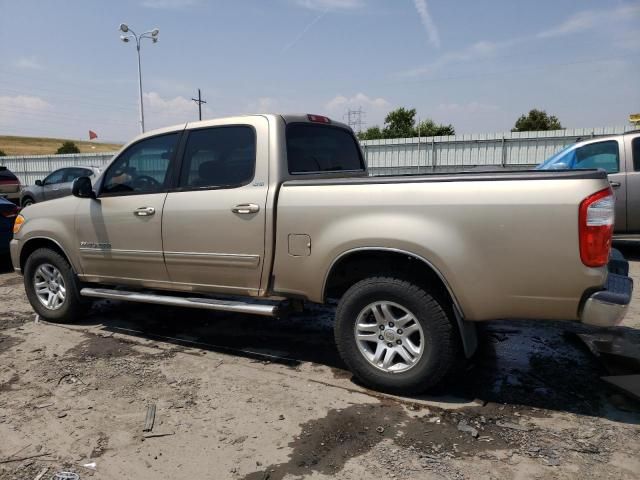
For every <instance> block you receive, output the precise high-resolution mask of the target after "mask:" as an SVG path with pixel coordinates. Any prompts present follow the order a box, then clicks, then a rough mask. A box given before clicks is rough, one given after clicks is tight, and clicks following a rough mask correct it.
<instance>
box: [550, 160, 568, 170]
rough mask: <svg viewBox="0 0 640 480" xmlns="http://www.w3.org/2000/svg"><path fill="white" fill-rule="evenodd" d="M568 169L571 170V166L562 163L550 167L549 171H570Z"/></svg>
mask: <svg viewBox="0 0 640 480" xmlns="http://www.w3.org/2000/svg"><path fill="white" fill-rule="evenodd" d="M568 169H569V165H567V164H566V163H562V162H558V163H554V164H553V165H551V166H550V167H549V170H568Z"/></svg>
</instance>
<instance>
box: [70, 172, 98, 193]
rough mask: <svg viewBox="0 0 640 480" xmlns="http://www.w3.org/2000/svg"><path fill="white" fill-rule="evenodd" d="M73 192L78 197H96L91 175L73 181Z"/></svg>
mask: <svg viewBox="0 0 640 480" xmlns="http://www.w3.org/2000/svg"><path fill="white" fill-rule="evenodd" d="M71 193H72V194H73V196H74V197H78V198H96V194H95V192H94V191H93V188H92V186H91V179H90V178H89V177H78V178H76V179H75V180H74V181H73V186H72V187H71Z"/></svg>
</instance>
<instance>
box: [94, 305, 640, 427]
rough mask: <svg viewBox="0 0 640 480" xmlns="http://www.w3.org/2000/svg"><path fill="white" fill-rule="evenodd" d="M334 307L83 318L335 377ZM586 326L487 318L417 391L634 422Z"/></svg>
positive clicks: (102, 308)
mask: <svg viewBox="0 0 640 480" xmlns="http://www.w3.org/2000/svg"><path fill="white" fill-rule="evenodd" d="M333 313H334V310H333V308H332V307H330V306H329V307H327V306H315V305H314V306H311V307H310V308H309V309H308V310H307V311H305V312H304V313H301V314H296V315H292V316H290V317H289V318H266V317H257V316H249V315H240V314H228V313H221V312H207V311H201V310H191V309H180V308H169V307H158V306H153V305H141V304H124V303H119V302H111V301H101V302H99V303H98V304H97V305H96V307H94V313H93V314H92V315H91V316H90V317H89V318H88V319H87V323H91V324H96V323H98V324H102V326H103V328H104V329H105V330H107V331H113V332H118V333H121V334H126V335H132V336H138V337H142V338H146V339H153V340H159V341H163V342H168V343H171V344H175V345H181V346H188V347H194V348H197V349H202V350H208V351H215V352H220V353H225V354H230V355H235V356H241V357H246V358H251V359H254V360H257V361H263V362H270V363H279V364H282V365H286V366H288V367H291V368H295V367H297V366H299V365H301V364H303V363H307V362H311V363H315V364H320V365H326V366H328V367H331V369H332V371H333V372H334V373H333V374H334V376H336V377H338V378H343V379H344V378H349V379H350V378H351V374H350V373H349V372H348V371H347V370H346V367H345V366H344V364H343V363H342V361H341V360H340V357H339V356H338V352H337V350H336V347H335V345H334V341H333ZM628 330H632V329H628ZM591 331H593V330H592V329H589V328H587V327H584V326H582V325H579V324H573V323H571V324H567V323H559V322H544V321H535V322H532V321H518V320H513V321H501V322H491V323H487V324H485V325H482V326H481V327H480V329H479V340H480V347H479V349H478V352H477V354H476V355H475V356H474V358H473V359H472V361H471V362H470V363H469V365H468V366H467V368H466V369H462V371H460V372H459V373H457V374H456V375H453V376H452V377H451V378H450V379H449V380H448V381H447V382H445V383H444V384H442V385H441V386H440V387H438V389H437V390H434V391H431V392H429V393H428V395H424V396H420V397H415V398H422V399H428V400H436V401H439V402H445V403H446V402H450V401H451V402H457V403H460V401H461V399H468V400H473V399H479V400H482V401H483V402H491V403H499V404H511V405H519V406H527V407H534V408H540V409H548V410H555V411H565V412H572V413H577V414H582V415H590V416H599V417H605V418H609V419H611V420H615V421H621V422H626V423H633V424H638V423H640V405H638V404H637V403H633V402H632V401H624V400H623V402H622V403H623V405H622V406H621V405H620V404H619V403H618V404H617V406H614V405H613V404H612V402H611V399H612V397H613V398H617V397H619V395H617V394H616V392H614V391H613V390H612V389H611V388H610V387H609V386H608V385H607V384H605V383H604V382H603V381H602V380H600V376H602V375H607V372H606V371H605V370H604V368H603V366H602V365H601V364H600V362H599V361H598V359H596V358H595V357H594V356H593V354H591V352H589V350H588V349H587V348H586V347H585V346H584V345H583V344H582V342H581V341H580V340H579V338H578V337H577V334H578V333H585V332H591ZM639 333H640V332H638V331H636V330H632V331H631V334H633V335H636V336H637V335H638V334H639ZM351 381H354V380H353V379H352V380H351Z"/></svg>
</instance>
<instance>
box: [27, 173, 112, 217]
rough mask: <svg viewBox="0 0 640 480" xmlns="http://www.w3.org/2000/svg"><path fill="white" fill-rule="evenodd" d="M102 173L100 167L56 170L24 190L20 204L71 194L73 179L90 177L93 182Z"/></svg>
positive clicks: (29, 203)
mask: <svg viewBox="0 0 640 480" xmlns="http://www.w3.org/2000/svg"><path fill="white" fill-rule="evenodd" d="M98 175H100V169H99V168H98V167H65V168H59V169H58V170H54V171H53V172H51V173H50V174H49V175H47V177H46V178H45V179H44V180H36V183H35V185H30V186H28V187H25V188H24V189H23V190H22V196H21V197H20V205H22V206H23V207H26V206H28V205H31V204H32V203H39V202H44V201H45V200H53V199H54V198H60V197H66V196H67V195H71V186H72V185H73V181H74V180H75V179H76V178H79V177H89V178H91V181H92V182H95V181H96V178H98Z"/></svg>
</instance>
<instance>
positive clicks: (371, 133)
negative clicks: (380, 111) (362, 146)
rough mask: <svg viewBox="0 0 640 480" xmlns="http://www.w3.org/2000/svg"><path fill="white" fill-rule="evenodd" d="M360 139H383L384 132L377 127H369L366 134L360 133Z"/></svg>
mask: <svg viewBox="0 0 640 480" xmlns="http://www.w3.org/2000/svg"><path fill="white" fill-rule="evenodd" d="M358 138H359V139H360V140H377V139H378V138H383V135H382V130H380V127H379V126H377V125H376V126H374V127H369V128H367V129H366V130H365V131H364V132H360V133H358Z"/></svg>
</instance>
